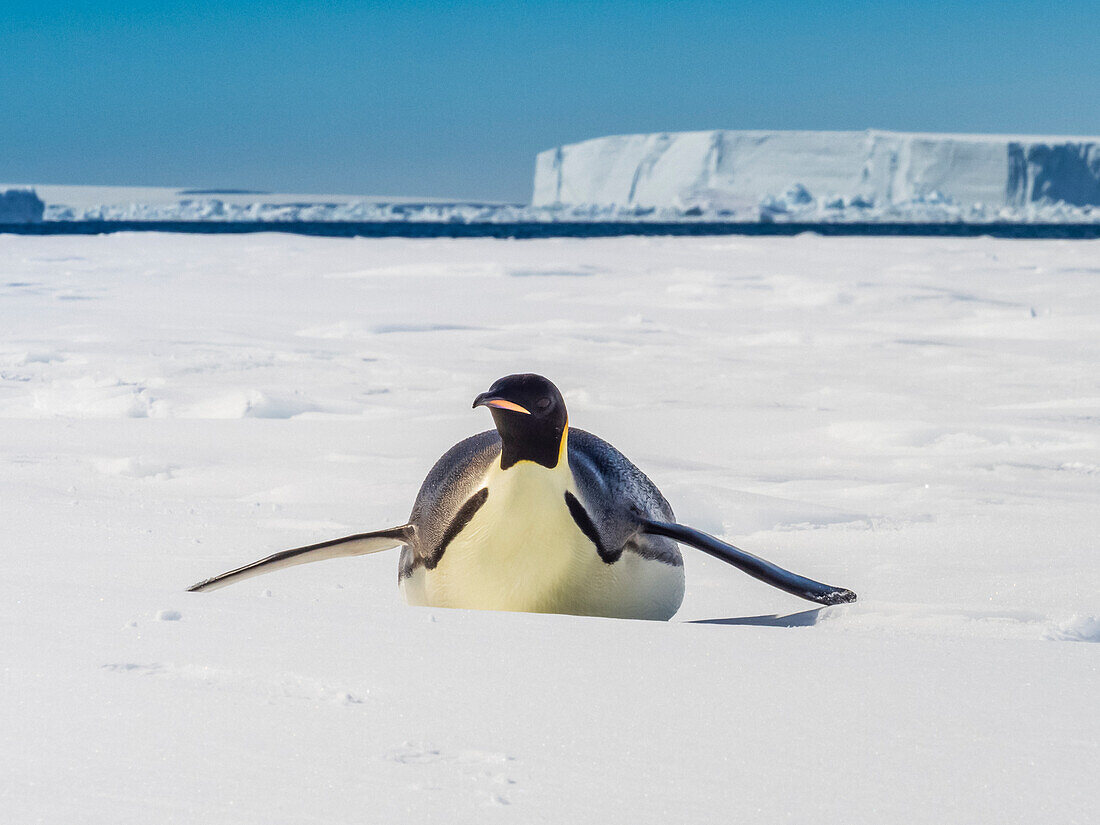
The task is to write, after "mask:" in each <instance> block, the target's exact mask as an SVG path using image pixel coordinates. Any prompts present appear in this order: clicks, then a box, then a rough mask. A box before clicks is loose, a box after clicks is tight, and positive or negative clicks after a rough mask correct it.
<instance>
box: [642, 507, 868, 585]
mask: <svg viewBox="0 0 1100 825" xmlns="http://www.w3.org/2000/svg"><path fill="white" fill-rule="evenodd" d="M642 531H643V532H646V533H650V534H652V535H655V536H665V537H667V538H670V539H673V540H674V541H678V542H680V543H681V544H689V545H691V546H692V547H694V548H696V549H698V550H702V551H703V552H704V553H706V554H707V555H709V556H714V558H716V559H720V560H722V561H724V562H725V563H726V564H732V565H733V566H734V567H736V568H737V569H738V570H741V571H743V572H745V573H748V574H749V575H750V576H752V577H753V578H755V579H759V580H760V581H762V582H764V583H765V584H770V585H771V586H772V587H777V588H779V589H780V590H783V591H785V592H787V593H790V594H792V595H794V596H798V597H799V598H802V599H806V600H807V601H811V602H816V603H817V604H825V605H831V604H845V603H846V602H854V601H855V600H856V594H855V593H853V592H852V591H851V590H848V589H846V588H843V587H834V586H832V585H831V584H822V583H821V582H817V581H814V580H813V579H807V578H806V577H805V576H799V575H798V574H797V573H792V572H791V571H789V570H784V569H783V568H782V567H780V566H779V565H777V564H772V563H771V562H770V561H766V560H765V559H762V558H760V557H759V556H754V555H753V554H752V553H746V552H745V551H744V550H741V549H740V548H738V547H734V546H733V545H732V544H726V543H725V542H724V541H721V540H719V539H716V538H715V537H714V536H712V535H710V534H709V533H704V532H703V531H702V530H696V529H695V528H693V527H685V526H684V525H682V524H670V523H666V522H661V521H650V520H648V519H643V520H642Z"/></svg>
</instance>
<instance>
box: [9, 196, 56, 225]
mask: <svg viewBox="0 0 1100 825" xmlns="http://www.w3.org/2000/svg"><path fill="white" fill-rule="evenodd" d="M45 210H46V204H45V203H43V202H42V200H41V199H40V198H39V197H38V195H37V194H35V191H34V190H33V189H5V190H0V223H38V222H39V221H40V220H42V214H43V213H44V212H45Z"/></svg>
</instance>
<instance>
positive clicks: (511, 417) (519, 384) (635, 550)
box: [189, 373, 856, 620]
mask: <svg viewBox="0 0 1100 825" xmlns="http://www.w3.org/2000/svg"><path fill="white" fill-rule="evenodd" d="M473 406H474V407H475V408H476V407H486V408H488V409H489V411H490V413H491V414H492V417H493V423H494V424H495V425H496V429H494V430H488V431H486V432H482V433H479V434H477V435H474V436H471V437H470V438H467V439H465V440H463V441H460V442H459V443H458V444H456V445H454V446H453V447H451V449H450V450H448V451H447V452H446V453H444V454H443V457H442V458H440V459H439V461H437V462H436V463H435V466H434V467H432V469H431V471H429V473H428V475H427V478H425V479H424V483H423V484H422V485H421V487H420V492H419V493H418V494H417V496H416V501H415V503H414V504H413V508H412V515H411V516H410V517H409V521H408V523H407V524H403V525H401V526H400V527H392V528H389V529H387V530H378V531H375V532H372V533H359V534H356V535H353V536H345V537H343V538H338V539H334V540H331V541H324V542H321V543H319V544H311V545H309V546H306V547H297V548H294V549H292V550H285V551H282V552H280V553H275V554H274V555H271V556H268V557H267V558H264V559H261V560H259V561H257V562H253V563H252V564H248V565H245V566H244V567H239V568H237V569H235V570H231V571H229V572H227V573H222V574H221V575H219V576H214V577H213V578H210V579H206V580H205V581H202V582H199V583H198V584H196V585H193V586H192V587H190V588H189V589H190V590H192V591H203V590H213V589H215V588H218V587H223V586H225V585H227V584H231V583H233V582H236V581H240V580H242V579H245V578H249V577H251V576H256V575H260V574H262V573H268V572H271V571H273V570H279V569H281V568H284V567H290V566H292V565H296V564H304V563H307V562H312V561H320V560H322V559H329V558H336V557H342V556H358V555H365V554H367V553H375V552H378V551H380V550H386V549H390V548H394V547H401V548H402V550H401V558H400V562H399V564H398V585H399V587H400V589H401V592H402V594H403V595H404V597H405V600H406V602H407V603H408V604H410V605H422V606H428V607H456V608H469V609H478V610H509V611H519V612H529V613H569V614H576V615H588V616H608V617H617V618H624V619H658V620H667V619H670V618H671V617H672V616H673V615H674V614H675V613H676V611H677V610H678V609H679V607H680V603H681V602H682V600H683V597H684V562H683V558H682V556H681V555H680V550H679V548H678V546H677V544H678V543H680V544H686V545H689V546H691V547H695V548H697V549H699V550H702V551H703V552H704V553H707V554H709V555H711V556H714V557H716V558H718V559H721V560H722V561H724V562H727V563H729V564H731V565H733V566H734V567H737V568H739V569H741V570H743V571H744V572H746V573H748V574H749V575H750V576H754V577H755V578H757V579H760V580H761V581H764V582H766V583H767V584H770V585H772V586H774V587H777V588H779V589H781V590H784V591H786V592H788V593H792V594H794V595H796V596H800V597H801V598H804V599H807V600H809V601H812V602H816V603H818V604H822V605H831V604H840V603H843V602H851V601H855V599H856V594H855V593H853V592H852V591H850V590H847V589H845V588H842V587H833V586H831V585H827V584H822V583H820V582H817V581H814V580H812V579H807V578H805V577H802V576H798V575H796V574H794V573H791V572H789V571H787V570H784V569H783V568H781V567H779V566H777V565H774V564H772V563H771V562H768V561H765V560H764V559H761V558H759V557H757V556H754V555H752V554H750V553H746V552H745V551H743V550H740V549H738V548H736V547H734V546H733V545H730V544H727V543H726V542H723V541H721V540H719V539H717V538H715V537H714V536H711V535H708V534H707V533H703V532H701V531H699V530H695V529H693V528H691V527H686V526H684V525H681V524H677V523H676V519H675V516H674V515H673V512H672V508H671V507H670V506H669V503H668V502H667V501H666V500H665V497H664V496H663V495H661V492H660V490H658V489H657V487H656V485H654V483H653V482H652V481H650V480H649V478H648V477H647V476H646V475H645V473H643V472H642V471H641V470H639V469H638V468H637V467H635V466H634V464H632V463H631V462H630V460H629V459H627V458H626V456H624V455H623V454H622V453H620V452H619V451H618V450H617V449H615V448H614V447H612V446H611V445H610V444H608V443H607V442H606V441H603V440H602V439H600V438H597V437H596V436H594V435H592V434H591V433H587V432H585V431H584V430H579V429H575V428H571V427H570V426H569V418H568V414H567V411H566V408H565V399H564V398H562V395H561V393H560V392H559V391H558V388H557V387H555V386H554V384H553V383H551V382H550V381H549V380H548V379H546V378H543V377H542V376H541V375H534V374H530V373H528V374H522V375H507V376H505V377H504V378H501V379H499V380H498V381H496V382H494V383H493V385H492V386H491V387H489V389H488V391H486V392H483V393H481V394H480V395H478V396H477V397H476V398H475V399H474V402H473Z"/></svg>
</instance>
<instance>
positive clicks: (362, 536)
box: [187, 524, 416, 593]
mask: <svg viewBox="0 0 1100 825" xmlns="http://www.w3.org/2000/svg"><path fill="white" fill-rule="evenodd" d="M415 538H416V528H415V527H414V526H413V525H412V524H403V525H401V526H400V527H391V528H389V529H388V530H376V531H375V532H373V533H356V534H355V535H354V536H344V537H343V538H339V539H333V540H332V541H322V542H320V543H319V544H310V545H307V546H305V547H295V548H294V549H292V550H282V551H280V552H278V553H273V554H272V555H270V556H268V557H267V558H264V559H260V560H259V561H254V562H252V563H251V564H246V565H245V566H244V567H238V568H237V569H236V570H230V571H229V572H227V573H222V574H221V575H219V576H214V577H212V578H209V579H204V580H203V581H201V582H199V583H198V584H193V585H191V586H190V587H188V588H187V590H188V591H189V592H192V593H201V592H202V591H204V590H217V589H218V588H219V587H225V586H226V585H228V584H233V583H234V582H239V581H241V580H242V579H250V578H252V577H253V576H260V575H263V574H264V573H271V572H272V571H275V570H282V569H283V568H284V567H293V566H294V565H296V564H308V563H309V562H314V561H322V560H324V559H337V558H344V557H347V556H365V555H367V554H369V553H378V552H381V551H382V550H389V549H390V548H393V547H398V546H399V545H402V544H405V545H407V544H410V543H412V542H413V541H415Z"/></svg>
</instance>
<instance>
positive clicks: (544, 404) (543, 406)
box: [535, 398, 550, 412]
mask: <svg viewBox="0 0 1100 825" xmlns="http://www.w3.org/2000/svg"><path fill="white" fill-rule="evenodd" d="M535 406H536V407H538V408H539V412H545V411H546V410H548V409H550V399H549V398H540V399H539V400H538V401H536V402H535Z"/></svg>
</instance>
